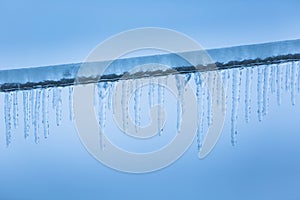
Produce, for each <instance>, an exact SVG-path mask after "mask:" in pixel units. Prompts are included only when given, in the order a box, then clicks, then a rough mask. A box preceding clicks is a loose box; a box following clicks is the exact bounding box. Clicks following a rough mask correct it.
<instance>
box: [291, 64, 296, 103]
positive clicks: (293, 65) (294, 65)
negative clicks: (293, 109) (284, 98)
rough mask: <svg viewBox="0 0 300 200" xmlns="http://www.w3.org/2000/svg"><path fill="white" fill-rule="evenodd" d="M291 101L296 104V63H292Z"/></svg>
mask: <svg viewBox="0 0 300 200" xmlns="http://www.w3.org/2000/svg"><path fill="white" fill-rule="evenodd" d="M291 75H292V76H291V102H292V105H293V106H294V105H295V104H296V64H295V62H293V63H292V74H291Z"/></svg>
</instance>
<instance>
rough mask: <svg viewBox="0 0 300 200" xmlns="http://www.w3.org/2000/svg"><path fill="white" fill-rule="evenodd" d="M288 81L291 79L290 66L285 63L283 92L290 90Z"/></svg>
mask: <svg viewBox="0 0 300 200" xmlns="http://www.w3.org/2000/svg"><path fill="white" fill-rule="evenodd" d="M290 79H291V69H290V64H289V63H286V64H285V91H289V90H290V87H291V85H290Z"/></svg>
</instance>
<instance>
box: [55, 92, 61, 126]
mask: <svg viewBox="0 0 300 200" xmlns="http://www.w3.org/2000/svg"><path fill="white" fill-rule="evenodd" d="M55 98H56V100H55V102H56V105H55V112H56V125H57V126H60V124H61V119H62V98H61V88H60V87H58V88H56V94H55Z"/></svg>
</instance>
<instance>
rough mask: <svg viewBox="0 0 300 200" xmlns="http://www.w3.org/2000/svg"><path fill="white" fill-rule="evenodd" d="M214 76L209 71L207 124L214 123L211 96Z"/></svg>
mask: <svg viewBox="0 0 300 200" xmlns="http://www.w3.org/2000/svg"><path fill="white" fill-rule="evenodd" d="M211 88H212V77H211V72H208V73H207V89H206V91H207V94H206V95H207V96H206V98H207V125H208V126H210V125H211V123H212V120H211V119H212V116H211V96H212V92H213V91H212V90H211Z"/></svg>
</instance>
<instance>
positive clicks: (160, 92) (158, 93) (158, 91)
mask: <svg viewBox="0 0 300 200" xmlns="http://www.w3.org/2000/svg"><path fill="white" fill-rule="evenodd" d="M157 83H158V84H157V104H158V110H157V130H158V135H161V132H162V130H161V129H160V127H161V106H162V86H161V84H162V80H161V78H157Z"/></svg>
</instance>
